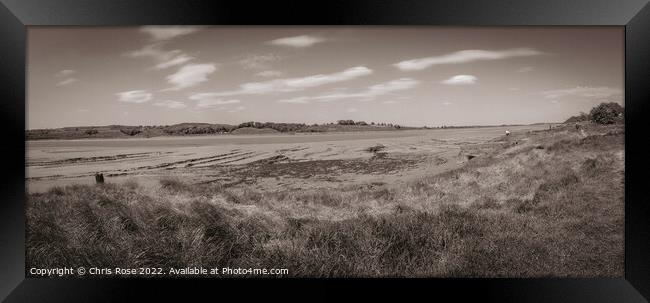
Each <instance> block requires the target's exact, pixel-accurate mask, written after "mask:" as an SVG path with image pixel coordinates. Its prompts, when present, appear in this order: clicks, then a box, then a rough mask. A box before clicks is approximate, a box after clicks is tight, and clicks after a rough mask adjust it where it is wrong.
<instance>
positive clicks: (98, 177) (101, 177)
mask: <svg viewBox="0 0 650 303" xmlns="http://www.w3.org/2000/svg"><path fill="white" fill-rule="evenodd" d="M95 183H97V184H101V183H104V174H102V173H97V174H95Z"/></svg>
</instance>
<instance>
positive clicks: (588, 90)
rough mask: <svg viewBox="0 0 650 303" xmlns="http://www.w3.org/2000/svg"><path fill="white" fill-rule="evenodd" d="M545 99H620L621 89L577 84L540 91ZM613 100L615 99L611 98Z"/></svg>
mask: <svg viewBox="0 0 650 303" xmlns="http://www.w3.org/2000/svg"><path fill="white" fill-rule="evenodd" d="M540 94H541V95H542V96H544V98H547V99H554V100H556V99H562V98H566V97H575V98H581V99H591V100H607V99H612V98H614V99H621V98H622V95H623V91H622V90H621V89H619V88H613V87H606V86H599V87H590V86H577V87H573V88H565V89H555V90H547V91H542V92H540ZM613 101H615V100H613Z"/></svg>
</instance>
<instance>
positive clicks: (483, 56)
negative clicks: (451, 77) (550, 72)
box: [393, 48, 542, 71]
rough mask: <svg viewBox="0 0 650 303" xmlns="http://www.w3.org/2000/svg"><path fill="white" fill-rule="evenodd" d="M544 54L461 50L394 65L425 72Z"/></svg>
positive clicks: (523, 49) (528, 50) (536, 51)
mask: <svg viewBox="0 0 650 303" xmlns="http://www.w3.org/2000/svg"><path fill="white" fill-rule="evenodd" d="M540 54H542V52H540V51H538V50H535V49H532V48H513V49H506V50H497V51H492V50H480V49H476V50H461V51H457V52H453V53H450V54H446V55H442V56H433V57H426V58H419V59H412V60H406V61H401V62H398V63H395V64H393V65H394V66H395V67H397V68H399V69H400V70H403V71H415V70H423V69H426V68H429V67H431V66H434V65H440V64H458V63H467V62H474V61H483V60H500V59H507V58H514V57H527V56H536V55H540Z"/></svg>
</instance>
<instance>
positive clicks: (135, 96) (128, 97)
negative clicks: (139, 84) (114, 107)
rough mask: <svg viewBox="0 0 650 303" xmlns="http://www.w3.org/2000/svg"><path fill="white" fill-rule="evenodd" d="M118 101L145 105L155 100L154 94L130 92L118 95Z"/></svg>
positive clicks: (143, 91) (137, 91)
mask: <svg viewBox="0 0 650 303" xmlns="http://www.w3.org/2000/svg"><path fill="white" fill-rule="evenodd" d="M116 95H117V97H118V101H120V102H126V103H145V102H147V101H149V100H151V99H152V98H153V94H151V93H149V92H148V91H146V90H130V91H125V92H120V93H117V94H116Z"/></svg>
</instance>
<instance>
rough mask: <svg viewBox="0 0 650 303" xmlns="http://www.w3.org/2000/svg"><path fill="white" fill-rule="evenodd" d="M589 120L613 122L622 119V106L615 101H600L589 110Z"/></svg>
mask: <svg viewBox="0 0 650 303" xmlns="http://www.w3.org/2000/svg"><path fill="white" fill-rule="evenodd" d="M589 116H590V117H591V121H592V122H594V123H598V124H613V123H616V122H622V121H623V107H622V106H621V105H620V104H618V103H616V102H609V103H601V104H599V105H598V106H596V107H594V108H592V109H591V112H589Z"/></svg>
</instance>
